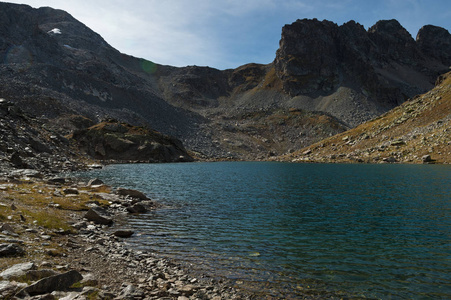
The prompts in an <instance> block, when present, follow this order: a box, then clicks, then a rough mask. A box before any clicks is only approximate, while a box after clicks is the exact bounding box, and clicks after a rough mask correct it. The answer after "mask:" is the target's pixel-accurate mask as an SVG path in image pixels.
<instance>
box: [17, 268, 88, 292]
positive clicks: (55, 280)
mask: <svg viewBox="0 0 451 300" xmlns="http://www.w3.org/2000/svg"><path fill="white" fill-rule="evenodd" d="M82 279H83V276H82V275H81V274H80V273H79V272H78V271H76V270H72V271H69V272H66V273H63V274H57V275H53V276H50V277H46V278H43V279H41V280H39V281H37V282H36V283H33V284H31V285H29V286H27V287H26V288H24V289H22V290H21V291H19V292H18V293H17V294H16V296H18V297H29V296H34V295H41V294H46V293H51V292H53V291H64V290H67V289H68V288H69V287H70V286H71V285H73V284H74V283H76V282H78V281H80V280H82Z"/></svg>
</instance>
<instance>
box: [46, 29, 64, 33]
mask: <svg viewBox="0 0 451 300" xmlns="http://www.w3.org/2000/svg"><path fill="white" fill-rule="evenodd" d="M47 33H48V34H61V29H59V28H53V29H52V30H49V31H47Z"/></svg>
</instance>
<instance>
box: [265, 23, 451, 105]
mask: <svg viewBox="0 0 451 300" xmlns="http://www.w3.org/2000/svg"><path fill="white" fill-rule="evenodd" d="M437 28H438V27H437ZM431 31H432V30H431V29H429V30H427V28H426V29H423V30H422V33H419V35H420V36H424V35H426V36H434V37H436V38H437V39H439V40H440V41H446V40H447V39H449V38H451V35H449V33H448V34H447V31H446V30H444V29H442V30H439V29H437V30H436V32H434V33H432V32H431ZM422 40H423V42H421V41H422ZM418 41H419V42H418V43H417V42H415V40H414V39H413V38H412V37H411V35H410V34H409V33H408V32H407V30H406V29H404V28H403V27H402V26H401V25H400V24H399V22H398V21H396V20H384V21H379V22H377V23H376V24H375V25H374V26H372V27H371V28H369V30H368V31H366V30H365V29H364V28H363V26H362V25H360V24H357V23H355V22H353V21H351V22H348V23H345V24H343V25H342V26H338V25H337V24H335V23H332V22H329V21H318V20H316V19H314V20H308V19H303V20H297V21H296V22H294V23H293V24H291V25H285V26H284V27H283V29H282V38H281V40H280V47H279V49H278V50H277V55H276V59H275V61H274V64H275V68H276V71H277V75H278V77H279V78H280V79H281V80H282V82H283V90H284V91H285V92H286V93H288V94H289V95H291V96H298V95H303V94H311V93H322V94H324V93H332V92H333V91H334V90H335V89H337V88H338V87H339V86H340V85H343V84H346V83H354V84H357V85H358V86H359V88H360V90H361V91H364V90H366V93H371V94H373V96H372V98H373V100H374V101H375V102H378V103H379V104H382V105H384V106H385V107H394V106H396V105H398V104H400V103H402V102H403V101H404V100H405V99H406V98H408V97H413V96H414V95H416V94H418V93H420V92H424V91H425V90H426V89H427V88H431V87H432V84H433V82H434V81H435V78H436V77H437V76H438V75H439V74H440V73H442V72H445V71H446V69H447V67H448V65H449V64H451V60H450V59H449V58H447V55H448V54H447V53H449V51H448V47H447V46H446V42H444V43H441V44H437V43H434V42H435V41H434V40H433V38H430V40H427V38H420V39H419V40H418ZM433 43H434V44H433ZM431 44H433V45H435V46H433V47H434V48H435V49H436V51H437V53H436V54H435V55H434V56H429V54H430V51H423V50H424V49H426V48H425V45H431ZM426 50H427V49H426ZM435 59H439V60H438V61H437V60H435ZM408 71H411V72H412V73H414V74H412V75H411V77H409V76H406V75H405V74H403V73H404V72H408ZM418 82H421V83H422V84H420V85H418Z"/></svg>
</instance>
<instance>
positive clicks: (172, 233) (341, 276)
mask: <svg viewBox="0 0 451 300" xmlns="http://www.w3.org/2000/svg"><path fill="white" fill-rule="evenodd" d="M77 175H78V176H81V177H85V178H100V179H102V180H103V181H104V182H106V183H107V184H109V185H112V186H120V187H126V188H133V189H137V190H140V191H142V192H144V193H146V194H147V195H148V196H149V197H150V198H151V199H153V200H154V201H156V202H159V203H160V204H162V206H161V207H160V208H159V209H156V210H154V211H151V212H149V213H145V214H139V215H131V216H130V218H129V220H128V224H127V225H128V226H129V227H130V228H132V229H133V230H134V231H135V234H134V235H133V236H132V238H130V239H128V240H127V243H128V244H129V246H130V247H132V248H135V249H141V250H146V251H152V252H156V253H159V254H161V255H163V256H166V257H168V258H171V259H176V260H177V261H179V262H181V263H183V264H185V265H186V266H187V267H188V268H191V269H192V271H193V272H199V274H201V273H207V274H209V275H211V276H213V277H215V278H218V279H220V278H227V279H228V280H231V281H232V282H233V283H234V284H235V285H236V286H239V287H240V288H242V289H244V290H248V291H250V292H252V293H254V294H256V295H261V296H262V298H263V297H274V298H286V299H297V298H302V297H304V295H307V296H308V295H311V296H319V297H339V298H370V299H432V298H433V299H450V298H451V166H447V165H401V164H374V165H371V164H295V163H278V162H198V163H174V164H123V165H109V166H106V167H105V168H103V169H101V170H93V171H89V172H84V173H78V174H77Z"/></svg>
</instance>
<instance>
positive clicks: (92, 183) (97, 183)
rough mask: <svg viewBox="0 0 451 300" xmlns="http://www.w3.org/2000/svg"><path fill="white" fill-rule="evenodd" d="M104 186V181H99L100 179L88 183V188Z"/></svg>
mask: <svg viewBox="0 0 451 300" xmlns="http://www.w3.org/2000/svg"><path fill="white" fill-rule="evenodd" d="M102 184H103V181H102V180H100V179H98V178H94V179H91V180H89V182H88V186H93V185H102Z"/></svg>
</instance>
